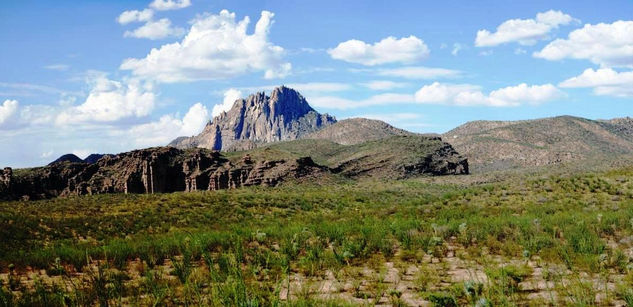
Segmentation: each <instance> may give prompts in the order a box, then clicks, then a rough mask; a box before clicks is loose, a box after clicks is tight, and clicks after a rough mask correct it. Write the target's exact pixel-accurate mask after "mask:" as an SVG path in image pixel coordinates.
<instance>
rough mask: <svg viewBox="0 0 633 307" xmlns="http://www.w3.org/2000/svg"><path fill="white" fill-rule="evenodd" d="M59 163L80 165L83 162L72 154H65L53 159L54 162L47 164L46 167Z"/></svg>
mask: <svg viewBox="0 0 633 307" xmlns="http://www.w3.org/2000/svg"><path fill="white" fill-rule="evenodd" d="M60 162H70V163H81V162H84V160H82V159H81V158H79V157H77V156H76V155H74V154H65V155H62V156H61V157H59V158H57V159H55V161H53V162H51V163H49V164H48V165H52V164H55V163H60Z"/></svg>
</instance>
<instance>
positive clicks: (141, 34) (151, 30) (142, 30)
mask: <svg viewBox="0 0 633 307" xmlns="http://www.w3.org/2000/svg"><path fill="white" fill-rule="evenodd" d="M184 34H185V29H183V28H179V27H172V25H171V21H170V20H169V19H167V18H162V19H160V20H157V21H148V22H146V23H145V24H144V25H143V26H141V27H139V28H137V29H135V30H133V31H125V33H124V34H123V36H124V37H135V38H148V39H151V40H156V39H163V38H167V37H172V36H173V37H180V36H183V35H184Z"/></svg>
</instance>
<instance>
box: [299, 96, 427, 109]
mask: <svg viewBox="0 0 633 307" xmlns="http://www.w3.org/2000/svg"><path fill="white" fill-rule="evenodd" d="M307 100H308V102H309V103H310V105H312V106H315V107H320V108H328V109H339V110H346V109H354V108H362V107H369V106H376V105H389V104H403V103H414V102H415V98H414V97H413V95H409V94H398V93H384V94H379V95H374V96H370V97H368V98H366V99H361V100H354V99H347V98H341V97H335V96H314V97H308V98H307Z"/></svg>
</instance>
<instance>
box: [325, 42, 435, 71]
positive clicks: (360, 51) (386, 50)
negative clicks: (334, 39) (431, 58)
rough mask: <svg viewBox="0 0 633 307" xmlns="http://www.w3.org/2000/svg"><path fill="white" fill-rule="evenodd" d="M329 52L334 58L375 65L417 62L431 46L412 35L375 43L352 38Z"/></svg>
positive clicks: (427, 53)
mask: <svg viewBox="0 0 633 307" xmlns="http://www.w3.org/2000/svg"><path fill="white" fill-rule="evenodd" d="M327 52H328V53H329V54H330V56H331V57H332V58H333V59H337V60H343V61H346V62H350V63H358V64H363V65H367V66H374V65H380V64H386V63H413V62H417V61H420V60H422V59H424V58H426V57H427V56H428V55H429V48H428V47H427V46H426V44H424V41H422V40H421V39H419V38H417V37H415V36H413V35H411V36H409V37H403V38H400V39H396V38H395V37H393V36H390V37H387V38H385V39H383V40H381V41H380V42H377V43H374V44H373V45H372V44H367V43H365V42H363V41H360V40H355V39H352V40H348V41H346V42H342V43H340V44H338V46H336V48H333V49H328V51H327Z"/></svg>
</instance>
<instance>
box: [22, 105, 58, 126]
mask: <svg viewBox="0 0 633 307" xmlns="http://www.w3.org/2000/svg"><path fill="white" fill-rule="evenodd" d="M58 112H59V108H56V107H53V106H48V105H43V104H39V105H26V106H24V107H22V108H20V125H21V126H42V125H48V124H51V123H53V122H54V120H55V116H56V115H57V113H58Z"/></svg>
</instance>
